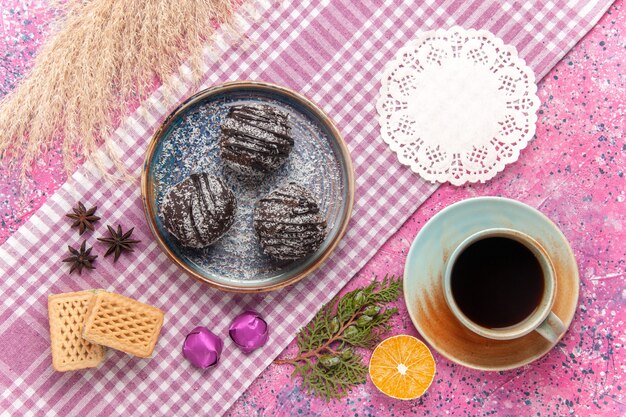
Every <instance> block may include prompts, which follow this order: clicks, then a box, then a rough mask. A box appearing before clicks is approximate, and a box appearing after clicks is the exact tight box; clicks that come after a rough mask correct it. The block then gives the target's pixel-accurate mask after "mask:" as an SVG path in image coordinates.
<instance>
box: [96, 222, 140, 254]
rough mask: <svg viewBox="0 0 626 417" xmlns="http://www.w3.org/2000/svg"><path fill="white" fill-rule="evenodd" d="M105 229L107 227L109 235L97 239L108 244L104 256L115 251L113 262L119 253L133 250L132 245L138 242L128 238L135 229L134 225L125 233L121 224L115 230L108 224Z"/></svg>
mask: <svg viewBox="0 0 626 417" xmlns="http://www.w3.org/2000/svg"><path fill="white" fill-rule="evenodd" d="M107 229H109V234H110V235H111V237H99V238H98V240H99V241H100V242H104V243H107V244H108V245H109V249H107V251H106V253H105V254H104V256H105V257H107V256H109V255H110V254H112V253H115V257H114V258H113V262H117V258H119V257H120V254H121V253H122V252H124V251H128V252H133V251H134V250H133V245H135V244H137V243H139V242H140V241H139V240H133V239H131V238H130V235H132V234H133V230H135V228H134V227H133V228H131V229H130V230H129V231H128V232H126V233H123V232H122V226H120V225H118V226H117V231H115V229H114V228H112V227H111V226H109V225H107Z"/></svg>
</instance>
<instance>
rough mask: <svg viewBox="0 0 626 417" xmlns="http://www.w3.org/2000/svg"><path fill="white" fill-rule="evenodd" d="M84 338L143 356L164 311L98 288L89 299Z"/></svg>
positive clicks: (147, 353) (149, 349)
mask: <svg viewBox="0 0 626 417" xmlns="http://www.w3.org/2000/svg"><path fill="white" fill-rule="evenodd" d="M88 310H89V311H88V313H87V318H86V320H85V326H84V328H83V337H84V338H85V339H87V340H89V341H91V342H93V343H97V344H100V345H103V346H108V347H111V348H113V349H117V350H121V351H123V352H126V353H130V354H132V355H136V356H140V357H143V358H146V357H148V356H150V355H151V354H152V351H153V350H154V346H155V345H156V342H157V339H158V338H159V334H160V332H161V326H162V325H163V312H162V311H161V310H159V309H158V308H156V307H152V306H150V305H147V304H144V303H140V302H139V301H136V300H133V299H132V298H128V297H124V296H122V295H119V294H114V293H110V292H105V291H99V292H98V293H96V295H95V296H94V297H93V298H92V299H91V302H90V304H89V308H88Z"/></svg>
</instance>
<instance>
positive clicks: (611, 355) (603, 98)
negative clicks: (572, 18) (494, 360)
mask: <svg viewBox="0 0 626 417" xmlns="http://www.w3.org/2000/svg"><path fill="white" fill-rule="evenodd" d="M30 3H31V4H29V6H28V10H29V13H28V14H24V12H23V11H21V10H20V7H21V4H23V2H22V1H18V0H2V9H1V10H0V19H1V20H0V24H1V26H0V28H1V30H2V33H4V34H5V37H4V39H3V40H1V41H0V95H4V94H6V92H7V91H9V90H10V89H12V88H13V87H14V85H15V84H16V83H17V82H18V81H19V79H20V78H21V77H22V74H24V72H25V71H26V70H27V69H28V67H29V65H30V63H31V59H32V54H33V53H34V52H35V51H36V50H37V47H38V45H39V44H40V43H41V42H42V41H43V40H45V37H46V35H47V33H48V32H49V28H48V26H47V22H49V21H50V19H51V18H52V17H53V15H54V13H55V11H54V10H52V9H50V6H49V5H48V4H47V3H48V2H42V1H33V2H30ZM625 39H626V9H625V8H624V6H623V1H621V0H620V1H617V2H616V3H615V5H614V6H612V7H611V8H610V10H609V13H608V14H607V15H606V16H604V17H603V18H602V20H601V21H600V22H599V24H598V25H597V26H596V27H595V28H594V29H593V30H592V31H591V32H590V33H589V34H588V35H587V37H585V39H583V41H581V42H580V43H579V44H578V45H577V46H576V47H575V48H574V49H573V50H572V51H571V52H570V53H569V54H568V55H567V56H566V57H565V58H564V59H563V60H562V62H561V63H559V65H557V66H556V67H555V68H554V69H553V70H552V71H551V72H550V73H549V74H548V76H547V77H546V78H545V79H544V80H543V81H542V82H541V83H540V85H539V96H540V99H541V101H542V103H543V104H542V106H541V108H540V111H539V113H540V114H539V121H538V126H537V139H536V140H535V141H533V142H532V143H531V144H530V145H529V147H528V148H527V149H526V150H525V151H523V152H522V154H521V156H520V159H519V161H518V162H517V163H515V164H513V165H512V166H510V167H508V168H507V169H506V170H505V171H504V173H502V174H501V175H499V176H497V177H496V178H495V179H494V180H492V181H490V182H488V183H487V184H483V185H475V186H467V187H462V188H456V187H452V186H448V185H446V186H442V187H441V188H440V189H439V190H438V191H437V192H436V193H435V194H434V195H433V196H432V197H431V198H430V199H429V200H428V201H427V202H426V203H425V204H424V205H423V206H421V207H420V208H419V209H418V210H417V212H416V213H415V214H414V215H413V216H412V217H411V218H410V219H409V220H408V221H407V223H406V224H405V225H404V226H403V227H402V228H401V229H400V230H399V231H398V232H397V233H396V234H395V235H394V236H393V238H391V239H390V240H389V241H388V242H387V243H386V244H385V245H384V246H383V248H382V249H381V250H380V252H379V253H378V254H377V255H376V256H375V257H374V258H373V259H372V260H371V261H370V262H369V263H368V264H367V266H366V267H365V268H364V269H363V270H362V271H361V272H360V273H359V274H358V275H357V276H356V277H355V278H354V279H353V280H352V281H351V282H350V284H349V285H348V287H347V288H346V290H350V289H352V288H354V287H355V286H357V285H361V284H363V283H366V282H367V281H369V280H370V279H371V278H372V276H374V275H378V276H381V275H384V274H386V273H390V274H396V275H400V274H402V272H403V267H404V260H405V256H406V252H407V251H408V249H409V246H410V244H411V242H412V240H413V238H414V237H415V235H416V234H417V232H418V231H419V230H420V229H421V227H422V226H423V224H424V223H425V222H426V221H428V219H430V218H431V217H432V216H433V215H434V214H435V213H437V212H438V211H440V210H441V209H442V208H444V207H446V206H448V205H450V204H452V203H454V202H456V201H460V200H462V199H465V198H468V197H474V196H479V195H499V196H505V197H509V198H514V199H517V200H520V201H523V202H525V203H527V204H530V205H532V206H534V207H537V208H538V209H539V210H541V211H542V212H543V213H545V214H546V215H547V216H548V217H550V218H551V219H552V220H553V221H554V222H555V223H556V224H557V225H558V226H559V227H560V228H561V229H562V230H563V232H564V233H565V235H566V236H567V238H568V239H569V240H570V242H571V244H572V248H573V250H574V253H575V255H576V258H577V259H578V265H579V270H580V275H581V294H580V300H579V307H578V310H577V313H576V316H575V318H574V322H573V324H572V326H571V328H570V330H569V332H568V333H567V334H566V336H565V337H564V339H563V340H562V342H561V343H560V344H559V345H558V346H557V347H556V348H555V349H553V350H552V351H551V352H550V353H549V354H548V355H546V356H545V357H544V358H542V359H540V360H539V361H537V362H535V363H533V364H531V365H528V366H525V367H523V368H520V369H518V370H515V371H508V372H499V373H488V372H477V371H473V370H469V369H465V368H463V367H460V366H458V365H455V364H452V363H450V362H449V361H447V360H446V359H444V358H442V357H441V356H439V355H437V354H436V353H435V358H436V361H437V366H438V370H437V375H436V377H435V381H434V383H433V385H432V386H431V388H430V390H429V391H428V393H427V394H426V395H425V396H424V397H422V398H421V399H420V400H417V401H410V402H400V401H396V400H392V399H389V398H387V397H385V396H383V395H382V394H380V393H378V391H377V390H376V389H375V388H374V387H373V385H372V384H371V382H369V381H368V382H367V383H366V384H365V385H362V386H359V387H358V388H356V389H355V390H354V391H353V392H352V393H351V395H350V396H349V397H348V398H346V399H343V400H341V401H335V402H331V403H330V404H326V403H325V402H323V401H321V400H318V399H315V398H311V397H309V396H307V395H306V394H305V393H303V392H302V391H301V390H300V389H299V385H298V380H291V379H290V378H289V375H290V373H291V370H290V369H289V368H288V367H284V366H276V365H272V366H270V367H269V368H268V369H267V370H266V371H265V372H264V373H263V374H262V375H261V377H260V378H259V379H258V380H257V381H255V382H254V383H253V385H252V387H251V388H250V389H249V390H248V391H247V392H246V393H245V394H244V396H242V397H241V398H240V399H239V400H238V401H237V402H236V403H235V405H234V406H233V407H232V409H231V411H230V415H232V416H252V415H258V416H268V415H314V416H321V415H337V416H354V415H358V416H368V415H372V416H374V415H395V416H409V415H435V416H438V415H444V414H449V415H460V416H465V415H467V416H483V415H485V416H486V415H499V416H509V415H511V416H516V415H524V416H528V415H533V416H535V415H536V416H547V415H555V416H560V415H583V416H618V415H624V414H626V398H625V396H624V391H625V390H626V386H625V384H624V375H625V374H626V360H625V359H626V354H625V352H624V343H626V336H625V332H626V325H625V323H624V321H625V320H626V312H625V309H624V305H625V304H626V286H625V285H624V276H625V272H626V266H625V264H624V262H625V261H624V259H625V255H626V231H625V230H624V229H623V228H624V227H625V225H626V205H625V204H626V203H625V200H626V192H625V188H626V187H625V181H626V180H625V179H624V171H626V141H625V139H624V131H625V130H626V120H625V115H624V112H625V104H624V98H625V97H624V91H625V90H626V79H625V78H626V71H624V65H626V42H625ZM0 175H2V176H3V177H4V178H6V180H5V182H3V184H2V185H1V186H0V242H3V241H4V240H6V238H8V236H9V235H10V234H11V233H12V232H14V231H15V230H17V228H19V226H20V225H21V224H22V223H23V222H24V221H26V220H27V219H28V217H29V216H30V214H32V212H33V211H35V210H36V209H37V208H38V207H40V206H41V204H43V202H44V201H45V200H46V199H47V197H49V195H50V194H51V193H53V192H54V190H56V189H57V188H58V187H59V186H60V185H61V184H63V182H64V181H65V178H64V175H63V172H62V169H61V167H60V164H59V159H58V157H57V155H56V154H55V152H54V151H52V152H51V154H50V155H48V156H47V157H46V158H44V159H43V160H42V162H41V164H40V166H38V167H37V169H36V170H35V172H34V174H33V176H32V178H30V179H29V183H28V184H27V185H26V186H25V187H23V188H22V196H21V197H19V196H18V187H17V186H18V182H17V174H16V172H13V171H11V170H9V169H8V168H7V167H6V166H3V167H0ZM398 307H399V308H400V314H399V316H398V317H397V318H396V320H395V322H394V330H393V332H392V333H391V334H401V333H408V334H413V335H416V334H417V333H416V331H415V329H414V328H413V325H412V323H411V322H410V320H409V318H408V314H407V313H406V309H405V307H404V303H402V302H400V303H398ZM418 337H419V336H418ZM292 353H294V345H293V344H292V346H290V348H288V349H287V353H286V354H285V355H291V354H292Z"/></svg>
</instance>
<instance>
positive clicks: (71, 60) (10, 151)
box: [0, 0, 241, 173]
mask: <svg viewBox="0 0 626 417" xmlns="http://www.w3.org/2000/svg"><path fill="white" fill-rule="evenodd" d="M239 3H241V1H238V0H176V1H172V0H75V1H74V2H71V1H70V3H69V4H68V10H67V14H66V17H65V19H64V21H63V22H62V25H61V28H60V30H59V31H58V32H57V33H56V34H55V35H53V36H52V38H51V39H50V40H49V41H48V42H47V43H46V44H45V45H44V46H42V49H41V51H40V52H39V54H38V56H37V57H36V60H35V64H34V66H33V68H32V71H31V72H30V74H29V76H28V77H27V78H26V79H24V80H23V81H22V83H21V84H20V85H19V86H18V87H17V89H16V90H15V91H13V92H12V93H11V94H9V95H8V96H6V97H5V99H4V100H3V101H2V103H1V104H0V158H1V159H2V160H10V161H11V162H12V163H15V162H16V161H19V163H21V164H22V168H23V170H24V172H25V171H26V170H28V169H29V167H31V166H32V163H33V162H34V161H35V160H36V159H37V157H38V156H39V155H40V154H41V152H43V151H45V150H47V149H48V148H49V147H50V146H51V145H52V144H53V143H58V142H57V141H61V143H62V150H63V157H64V165H65V167H66V169H67V170H68V172H69V171H70V170H72V169H73V168H75V166H76V164H77V162H78V160H79V159H80V158H81V157H85V158H86V159H88V160H91V161H93V162H94V163H95V164H96V166H97V167H98V168H99V170H100V171H101V172H102V173H106V170H105V166H104V162H103V161H102V160H101V159H99V158H97V157H96V150H97V149H98V147H99V146H100V145H101V144H103V143H104V144H105V150H106V153H107V155H108V157H109V158H110V159H111V160H112V161H113V163H114V165H115V167H116V168H117V170H118V173H126V169H125V166H124V164H123V161H121V160H120V159H119V157H118V156H117V155H116V154H115V152H114V151H113V149H112V147H111V146H110V143H109V141H110V139H109V137H110V134H111V132H112V128H113V126H114V124H115V122H116V118H119V117H120V115H123V114H124V112H125V110H126V109H127V106H128V105H129V104H130V103H131V101H136V100H140V99H143V98H145V97H146V96H147V94H148V93H149V92H151V91H152V90H153V88H154V87H155V85H156V84H157V83H159V82H161V81H162V80H163V79H165V78H166V77H167V76H169V75H171V74H172V73H173V72H174V71H175V70H177V69H178V67H179V66H180V65H181V64H182V63H183V62H184V61H186V60H187V59H189V58H190V57H191V62H192V67H193V68H195V69H196V70H197V68H199V59H200V56H201V51H202V48H203V46H204V45H206V43H207V41H209V40H210V38H211V36H212V35H213V33H214V32H215V28H216V27H217V26H218V25H221V24H223V23H228V22H229V21H230V19H231V17H232V15H233V10H234V9H235V7H236V5H237V4H239Z"/></svg>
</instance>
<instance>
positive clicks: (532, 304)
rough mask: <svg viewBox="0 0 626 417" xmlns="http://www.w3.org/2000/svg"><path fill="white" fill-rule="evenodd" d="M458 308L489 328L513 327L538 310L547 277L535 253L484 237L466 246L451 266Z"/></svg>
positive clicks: (504, 239)
mask: <svg viewBox="0 0 626 417" xmlns="http://www.w3.org/2000/svg"><path fill="white" fill-rule="evenodd" d="M451 289H452V295H453V297H454V300H455V301H456V304H457V306H458V307H459V309H460V310H461V311H462V312H463V314H465V316H467V318H469V319H470V320H472V321H473V322H475V323H477V324H479V325H480V326H483V327H487V328H501V327H509V326H513V325H515V324H517V323H520V322H521V321H523V320H525V319H526V318H528V317H529V316H531V315H532V313H533V312H534V311H535V310H536V309H537V307H538V306H539V304H540V302H541V299H542V297H543V294H544V276H543V270H542V268H541V265H540V263H539V261H538V260H537V258H536V257H535V255H534V254H533V252H532V251H531V250H530V249H529V248H527V247H526V246H525V245H524V244H523V243H520V242H518V241H516V240H514V239H510V238H508V237H501V236H496V237H485V238H483V239H480V240H477V241H475V242H473V243H472V244H470V245H469V246H467V247H466V248H465V249H464V250H463V251H462V252H461V253H460V254H459V255H458V257H457V258H456V260H455V262H454V264H453V266H452V277H451Z"/></svg>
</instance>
